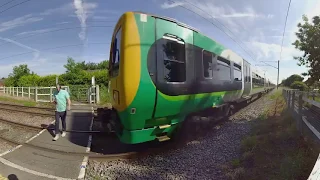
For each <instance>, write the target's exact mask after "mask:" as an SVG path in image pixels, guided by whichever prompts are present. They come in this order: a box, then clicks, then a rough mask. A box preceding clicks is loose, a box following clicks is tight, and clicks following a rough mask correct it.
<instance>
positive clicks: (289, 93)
mask: <svg viewBox="0 0 320 180" xmlns="http://www.w3.org/2000/svg"><path fill="white" fill-rule="evenodd" d="M287 94H288V98H287V105H288V109H290V98H291V91H289V90H288V91H287Z"/></svg>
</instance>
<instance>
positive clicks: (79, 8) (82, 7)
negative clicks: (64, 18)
mask: <svg viewBox="0 0 320 180" xmlns="http://www.w3.org/2000/svg"><path fill="white" fill-rule="evenodd" d="M73 5H74V8H75V9H76V11H75V14H76V15H77V17H78V19H79V21H80V25H81V32H80V33H79V38H80V39H81V40H84V39H85V38H86V34H85V32H86V27H87V25H86V20H87V18H88V13H89V12H90V10H92V9H95V8H96V7H97V4H95V3H83V2H82V0H74V1H73Z"/></svg>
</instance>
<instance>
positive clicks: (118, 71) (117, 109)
mask: <svg viewBox="0 0 320 180" xmlns="http://www.w3.org/2000/svg"><path fill="white" fill-rule="evenodd" d="M139 23H140V15H139V14H137V13H134V12H126V13H124V14H123V15H122V16H121V17H120V18H119V20H118V22H117V24H116V26H115V29H114V32H113V35H112V43H111V47H110V60H109V94H110V97H111V100H110V101H111V103H112V107H113V108H112V113H111V117H110V120H109V122H110V125H111V127H112V129H115V131H116V134H117V136H118V138H119V139H120V141H121V142H123V143H127V144H136V143H142V142H146V141H152V140H154V138H155V137H153V136H151V134H152V133H153V131H154V129H152V128H151V129H148V128H146V126H145V125H146V120H147V119H150V118H151V116H152V113H153V107H154V101H155V97H154V96H155V93H150V91H152V90H153V91H155V87H154V86H153V85H152V83H151V82H152V81H151V80H150V76H146V74H148V72H147V67H146V62H144V61H146V55H147V54H148V53H147V51H148V50H149V49H150V47H149V46H148V44H149V43H150V44H152V43H153V42H147V41H148V40H149V39H148V38H147V37H150V36H149V34H148V29H149V27H148V28H147V27H143V26H147V25H148V23H145V24H143V25H142V24H139ZM141 28H144V29H143V30H142V31H141ZM153 41H154V40H153Z"/></svg>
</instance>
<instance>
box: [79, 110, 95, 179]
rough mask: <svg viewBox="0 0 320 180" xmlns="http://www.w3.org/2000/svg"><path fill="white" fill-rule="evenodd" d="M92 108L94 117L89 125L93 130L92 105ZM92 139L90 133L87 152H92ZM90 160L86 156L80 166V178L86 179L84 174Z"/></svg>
mask: <svg viewBox="0 0 320 180" xmlns="http://www.w3.org/2000/svg"><path fill="white" fill-rule="evenodd" d="M91 108H92V118H91V123H90V127H89V130H90V131H92V125H93V119H94V110H93V107H91ZM91 141H92V134H90V135H89V139H88V145H87V149H86V153H89V152H90V149H91ZM88 160H89V157H88V156H84V158H83V161H82V163H81V166H80V172H79V176H78V179H84V176H85V175H86V168H87V164H88Z"/></svg>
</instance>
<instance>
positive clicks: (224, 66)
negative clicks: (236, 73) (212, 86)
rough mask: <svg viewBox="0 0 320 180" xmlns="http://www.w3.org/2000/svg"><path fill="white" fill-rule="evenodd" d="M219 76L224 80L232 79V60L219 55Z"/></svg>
mask: <svg viewBox="0 0 320 180" xmlns="http://www.w3.org/2000/svg"><path fill="white" fill-rule="evenodd" d="M217 62H218V66H217V67H218V68H217V70H218V78H219V80H223V81H230V80H231V69H230V61H229V60H227V59H224V58H223V57H220V56H218V61H217Z"/></svg>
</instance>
